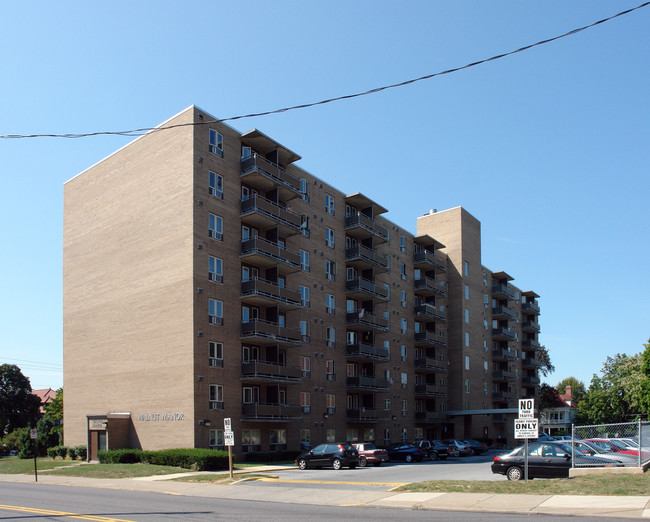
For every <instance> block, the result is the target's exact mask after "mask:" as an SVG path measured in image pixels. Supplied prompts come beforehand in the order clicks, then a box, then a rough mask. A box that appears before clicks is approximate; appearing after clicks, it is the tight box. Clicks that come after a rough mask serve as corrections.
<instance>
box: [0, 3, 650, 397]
mask: <svg viewBox="0 0 650 522" xmlns="http://www.w3.org/2000/svg"><path fill="white" fill-rule="evenodd" d="M639 3H641V1H640V0H636V1H628V0H620V1H616V2H613V1H600V0H574V1H571V2H566V0H562V1H554V0H546V1H527V2H522V1H520V0H517V1H508V0H501V1H499V2H493V1H491V2H488V1H463V0H454V1H436V2H433V1H431V2H424V1H420V2H415V1H414V2H399V3H398V2H386V1H372V2H371V1H358V2H350V1H330V2H315V1H294V2H288V1H274V2H260V1H254V0H253V1H248V2H216V1H210V2H208V1H195V2H170V1H156V2H150V1H139V2H126V1H114V2H108V3H96V2H74V1H68V2H60V3H52V2H13V3H12V2H4V3H3V23H2V25H3V27H2V31H0V53H1V56H2V64H3V81H2V82H0V134H32V133H63V132H93V131H102V130H111V131H118V130H126V129H131V128H139V127H147V126H154V125H157V124H159V123H160V122H162V121H164V120H166V119H167V118H168V117H170V116H172V115H173V114H176V113H177V112H178V111H180V110H182V109H184V108H186V107H187V106H189V105H191V104H195V105H198V106H199V107H201V108H202V109H204V110H205V111H207V112H208V113H210V114H213V115H214V116H217V117H230V116H236V115H240V114H248V113H252V112H258V111H265V110H270V109H276V108H281V107H284V106H289V105H295V104H300V103H308V102H312V101H317V100H321V99H325V98H330V97H334V96H340V95H345V94H350V93H355V92H359V91H364V90H367V89H371V88H374V87H379V86H382V85H386V84H391V83H396V82H400V81H403V80H407V79H410V78H415V77H419V76H423V75H426V74H430V73H434V72H437V71H442V70H445V69H449V68H453V67H457V66H461V65H464V64H466V63H470V62H474V61H477V60H480V59H483V58H488V57H490V56H493V55H496V54H500V53H504V52H507V51H511V50H513V49H516V48H519V47H521V46H524V45H527V44H530V43H534V42H536V41H539V40H543V39H545V38H549V37H552V36H555V35H558V34H561V33H564V32H567V31H569V30H571V29H574V28H576V27H580V26H583V25H586V24H589V23H592V22H594V21H597V20H600V19H602V18H606V17H608V16H610V15H613V14H615V13H617V12H619V11H623V10H625V9H628V8H631V7H634V6H636V5H638V4H639ZM649 25H650V7H646V8H643V9H640V10H638V11H635V12H634V13H632V14H629V15H625V16H623V17H620V18H617V19H615V20H613V21H610V22H607V23H605V24H601V25H599V26H597V27H595V28H593V29H590V30H587V31H584V32H582V33H579V34H577V35H574V36H571V37H568V38H565V39H562V40H559V41H556V42H553V43H550V44H548V45H544V46H540V47H536V48H534V49H532V50H530V51H527V52H524V53H520V54H517V55H514V56H510V57H507V58H504V59H502V60H499V61H494V62H490V63H487V64H483V65H480V66H478V67H474V68H472V69H469V70H465V71H461V72H458V73H455V74H450V75H447V76H442V77H438V78H434V79H431V80H427V81H423V82H419V83H416V84H413V85H410V86H407V87H402V88H399V89H391V90H388V91H385V92H382V93H379V94H375V95H372V96H366V97H362V98H357V99H354V100H348V101H342V102H337V103H332V104H328V105H323V106H319V107H315V108H311V109H306V110H300V111H292V112H287V113H284V114H279V115H273V116H268V117H258V118H251V119H247V120H240V121H237V122H234V123H233V124H232V125H233V126H234V127H235V128H236V129H238V130H240V131H242V132H243V131H247V130H249V129H252V128H258V129H260V130H261V131H263V132H264V133H266V134H268V135H269V136H272V137H273V138H275V139H277V140H278V141H279V142H281V143H283V144H284V145H286V146H287V147H289V148H291V149H292V150H294V151H296V152H297V153H298V154H300V155H301V156H302V157H303V159H302V160H301V161H300V165H301V166H302V167H303V168H305V169H306V170H308V171H310V172H312V173H313V174H315V175H317V176H318V177H321V178H323V179H325V180H327V181H328V182H330V183H332V184H333V185H334V186H335V187H337V188H339V189H340V190H342V191H343V192H347V193H353V192H357V191H362V192H363V193H365V194H366V195H367V196H369V197H371V198H372V199H374V200H375V201H377V202H379V203H381V204H383V205H384V206H385V207H387V208H388V209H389V213H388V215H387V217H388V218H389V219H390V220H392V221H393V222H395V223H397V224H399V225H400V226H402V227H404V228H406V229H407V230H410V231H411V232H415V228H416V224H415V223H416V218H417V216H419V215H422V214H423V213H424V212H426V211H427V210H428V209H430V208H436V209H439V210H442V209H446V208H451V207H455V206H458V205H462V206H463V207H465V208H466V209H467V210H468V211H469V212H470V213H472V214H473V215H474V216H476V217H477V218H478V219H479V220H480V221H481V223H482V240H483V264H484V265H485V266H487V267H488V268H490V269H492V270H495V271H496V270H505V271H506V272H508V273H509V274H511V275H513V276H514V277H515V281H513V283H514V284H516V285H517V286H519V287H520V288H522V289H524V290H527V289H532V290H535V291H536V292H537V293H538V294H540V295H541V299H540V306H541V308H542V314H541V317H540V323H541V326H542V332H541V335H540V340H541V342H542V344H544V345H546V347H547V348H548V349H549V350H550V354H551V358H552V361H553V363H554V364H555V366H556V372H555V373H554V374H553V375H551V376H549V377H548V378H547V379H546V380H547V381H548V382H549V383H551V384H556V383H557V382H558V381H559V380H561V379H562V378H564V377H567V376H570V375H573V376H575V377H577V378H578V379H581V380H583V381H585V384H588V383H589V381H590V380H591V376H592V374H593V373H596V372H599V371H600V369H601V367H602V364H603V362H604V361H605V359H606V357H607V356H608V355H613V354H615V353H618V352H620V353H628V354H633V353H637V352H639V351H641V350H642V348H643V347H642V345H643V343H645V342H646V341H647V340H648V338H649V337H650V307H649V306H648V305H647V299H648V295H650V282H649V281H650V276H649V273H648V268H647V266H648V259H649V258H650V255H649V254H650V246H649V245H650V241H649V240H648V236H649V229H650V227H649V226H648V223H649V221H650V220H649V217H650V216H649V214H650V211H649V205H648V200H647V196H648V192H649V190H648V189H650V181H649V179H648V165H649V164H650V161H649V160H650V157H649V156H650V146H648V139H649V138H650V110H649V98H648V93H649V92H650V69H649V65H648V64H650V45H649V43H650V32H649V31H648V27H649ZM129 140H130V139H129V138H123V137H93V138H85V139H77V140H70V139H67V140H66V139H46V138H38V139H23V140H0V173H1V176H2V190H1V191H0V217H1V219H0V237H1V238H2V255H1V256H0V271H1V272H2V273H3V274H4V278H3V280H2V286H1V295H2V299H1V300H0V332H1V333H0V363H3V362H9V363H13V364H18V365H19V366H20V367H21V368H22V369H23V372H24V373H25V374H26V375H27V376H29V377H30V379H31V383H32V386H33V387H34V388H46V387H53V388H57V387H59V386H61V385H62V384H63V380H62V371H61V367H62V366H61V365H62V310H61V308H62V305H61V301H62V299H61V271H62V267H61V244H62V238H61V235H62V219H63V216H62V208H63V183H64V182H65V181H66V180H68V179H69V178H71V177H72V176H74V175H75V174H77V173H79V172H80V171H82V170H84V169H85V168H87V167H88V166H90V165H92V164H93V163H95V162H97V161H98V160H100V159H101V158H103V157H105V156H106V155H108V154H110V153H111V152H113V151H114V150H116V149H117V148H119V147H121V146H123V145H124V144H126V143H127V142H128V141H129Z"/></svg>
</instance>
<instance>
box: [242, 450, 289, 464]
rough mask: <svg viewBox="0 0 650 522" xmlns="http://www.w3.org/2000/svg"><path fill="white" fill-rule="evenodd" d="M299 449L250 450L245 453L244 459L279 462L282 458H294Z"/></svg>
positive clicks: (248, 460)
mask: <svg viewBox="0 0 650 522" xmlns="http://www.w3.org/2000/svg"><path fill="white" fill-rule="evenodd" d="M300 453H301V452H300V451H295V450H282V451H271V452H260V451H257V452H252V453H246V457H245V460H246V462H279V461H283V460H294V459H295V458H296V457H297V456H298V455H300Z"/></svg>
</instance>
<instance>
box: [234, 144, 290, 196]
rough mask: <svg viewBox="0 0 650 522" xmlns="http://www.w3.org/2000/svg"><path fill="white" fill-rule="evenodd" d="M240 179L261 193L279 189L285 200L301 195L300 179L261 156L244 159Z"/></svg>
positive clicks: (255, 155)
mask: <svg viewBox="0 0 650 522" xmlns="http://www.w3.org/2000/svg"><path fill="white" fill-rule="evenodd" d="M240 177H241V179H243V180H245V182H246V183H247V184H248V185H250V186H251V187H253V188H255V189H257V190H258V191H259V192H268V191H269V190H272V189H274V188H277V189H278V190H279V192H280V198H281V199H283V200H288V199H292V198H295V197H297V196H299V195H300V179H299V178H298V177H296V176H294V175H293V174H290V173H289V172H287V171H286V169H284V168H283V167H280V166H279V165H276V164H275V163H272V162H270V161H269V160H267V159H265V158H263V157H262V156H260V155H259V154H253V155H252V156H249V157H247V158H242V160H241V170H240Z"/></svg>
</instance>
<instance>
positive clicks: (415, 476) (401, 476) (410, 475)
mask: <svg viewBox="0 0 650 522" xmlns="http://www.w3.org/2000/svg"><path fill="white" fill-rule="evenodd" d="M497 453H498V452H497V451H493V450H490V451H488V452H487V453H484V454H483V455H479V456H473V457H449V458H448V459H447V460H444V461H440V460H439V461H430V460H424V461H422V462H414V463H411V464H406V463H404V462H395V463H393V462H389V463H387V464H382V465H381V466H378V467H375V466H370V467H366V468H355V469H348V468H343V469H340V470H334V469H331V468H323V469H307V470H299V469H288V470H283V471H274V472H273V475H276V476H277V477H278V481H280V482H281V481H291V482H293V481H299V482H296V484H300V483H305V484H310V483H312V484H313V483H314V482H319V483H328V484H326V485H330V486H336V484H337V483H340V484H341V485H343V484H345V485H347V486H349V485H350V484H351V483H352V484H355V483H358V484H359V485H360V486H361V485H366V486H367V487H384V488H385V487H392V486H393V485H397V484H404V483H409V482H421V481H424V480H505V477H504V476H503V475H494V474H493V473H492V471H491V470H490V465H491V464H492V458H493V457H494V455H496V454H497ZM266 484H272V482H267V483H266Z"/></svg>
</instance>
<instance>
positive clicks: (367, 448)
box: [361, 444, 377, 450]
mask: <svg viewBox="0 0 650 522" xmlns="http://www.w3.org/2000/svg"><path fill="white" fill-rule="evenodd" d="M361 446H362V447H363V449H364V450H374V449H377V446H375V445H374V444H361Z"/></svg>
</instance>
